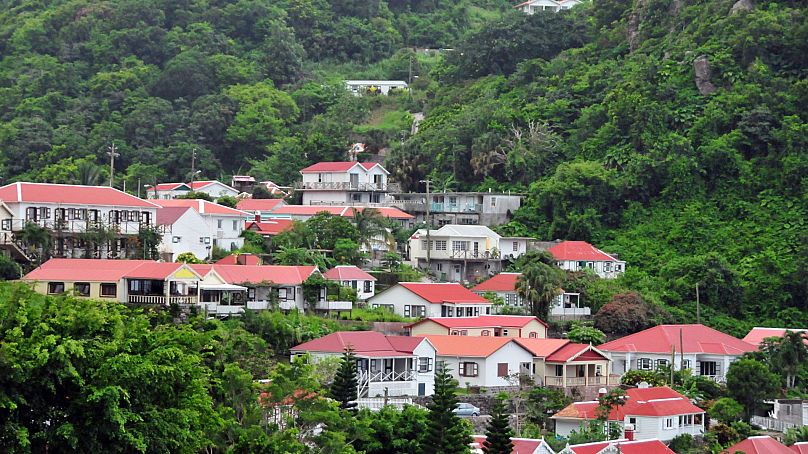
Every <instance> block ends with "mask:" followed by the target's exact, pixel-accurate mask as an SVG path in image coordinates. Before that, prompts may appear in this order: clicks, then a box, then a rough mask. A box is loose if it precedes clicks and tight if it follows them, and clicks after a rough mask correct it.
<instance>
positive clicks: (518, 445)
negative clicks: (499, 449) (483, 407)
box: [472, 435, 553, 454]
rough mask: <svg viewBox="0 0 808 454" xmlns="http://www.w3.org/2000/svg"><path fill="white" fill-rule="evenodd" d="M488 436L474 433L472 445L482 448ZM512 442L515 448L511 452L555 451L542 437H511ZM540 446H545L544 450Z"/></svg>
mask: <svg viewBox="0 0 808 454" xmlns="http://www.w3.org/2000/svg"><path fill="white" fill-rule="evenodd" d="M486 438H487V437H486V436H485V435H474V436H473V439H474V441H473V442H472V447H474V448H477V449H482V447H483V443H485V440H486ZM511 443H513V450H512V451H511V454H544V453H552V452H553V451H552V448H551V447H550V445H548V444H547V442H546V441H544V439H542V438H540V439H534V438H516V437H511ZM539 448H543V450H541V451H540V450H539Z"/></svg>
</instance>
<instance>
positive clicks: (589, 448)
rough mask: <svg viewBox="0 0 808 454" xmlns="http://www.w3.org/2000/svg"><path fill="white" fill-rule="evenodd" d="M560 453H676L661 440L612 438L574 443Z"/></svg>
mask: <svg viewBox="0 0 808 454" xmlns="http://www.w3.org/2000/svg"><path fill="white" fill-rule="evenodd" d="M559 454H675V453H674V452H673V451H672V450H671V449H670V448H668V447H667V446H665V443H662V442H661V441H660V440H625V439H623V440H612V441H597V442H593V443H584V444H580V445H572V446H568V447H566V448H564V449H563V450H562V451H560V452H559Z"/></svg>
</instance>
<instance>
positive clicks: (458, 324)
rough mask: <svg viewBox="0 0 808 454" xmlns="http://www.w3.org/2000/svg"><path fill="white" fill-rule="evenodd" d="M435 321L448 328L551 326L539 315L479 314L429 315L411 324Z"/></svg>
mask: <svg viewBox="0 0 808 454" xmlns="http://www.w3.org/2000/svg"><path fill="white" fill-rule="evenodd" d="M428 321H431V322H435V323H437V324H438V325H441V326H445V327H446V328H498V327H504V328H522V327H524V326H527V324H528V323H530V322H532V321H537V322H539V323H541V324H542V325H544V326H549V325H547V323H545V322H543V321H542V320H541V319H540V318H539V317H533V316H530V315H478V316H477V317H429V318H425V319H423V320H419V321H417V322H415V323H413V324H411V325H409V326H415V325H419V324H421V323H425V322H428Z"/></svg>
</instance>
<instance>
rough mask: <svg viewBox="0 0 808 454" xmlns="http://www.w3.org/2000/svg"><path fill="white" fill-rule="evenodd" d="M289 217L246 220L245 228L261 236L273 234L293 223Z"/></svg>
mask: <svg viewBox="0 0 808 454" xmlns="http://www.w3.org/2000/svg"><path fill="white" fill-rule="evenodd" d="M294 222H295V221H293V220H291V219H272V220H269V221H258V222H256V221H247V222H246V223H245V224H244V229H245V230H252V231H253V232H256V233H258V234H259V235H263V236H275V235H277V234H279V233H281V232H283V231H285V230H289V229H291V228H292V225H294Z"/></svg>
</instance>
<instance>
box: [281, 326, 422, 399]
mask: <svg viewBox="0 0 808 454" xmlns="http://www.w3.org/2000/svg"><path fill="white" fill-rule="evenodd" d="M347 348H351V349H352V350H353V352H354V354H355V355H356V367H357V395H358V397H360V398H362V397H377V396H384V395H385V394H386V395H389V396H431V395H432V394H434V392H435V364H436V359H435V352H436V350H435V347H434V345H432V343H431V342H430V341H429V340H427V339H426V338H423V337H410V336H385V335H384V334H381V333H378V332H375V331H338V332H336V333H331V334H328V335H326V336H323V337H320V338H318V339H314V340H311V341H309V342H304V343H302V344H300V345H298V346H296V347H294V348H292V349H291V350H290V352H291V354H292V356H296V355H303V354H306V353H308V354H309V355H310V357H311V358H312V360H314V361H317V360H320V359H322V358H338V357H340V356H341V355H342V353H343V352H344V351H345V350H346V349H347Z"/></svg>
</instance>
